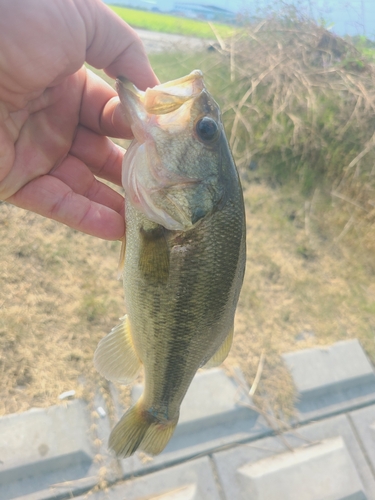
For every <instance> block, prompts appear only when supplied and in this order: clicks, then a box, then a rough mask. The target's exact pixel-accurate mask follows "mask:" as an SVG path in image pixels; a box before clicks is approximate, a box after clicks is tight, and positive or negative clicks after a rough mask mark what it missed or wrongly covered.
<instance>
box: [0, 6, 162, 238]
mask: <svg viewBox="0 0 375 500" xmlns="http://www.w3.org/2000/svg"><path fill="white" fill-rule="evenodd" d="M85 61H86V62H87V63H89V64H90V65H92V66H94V67H96V68H102V69H104V70H105V72H106V73H107V74H108V75H109V76H110V77H112V78H115V77H118V76H123V77H125V78H128V79H129V80H131V81H132V82H133V83H134V84H135V85H136V86H137V87H139V88H140V89H145V88H147V87H153V86H154V85H156V84H157V83H158V80H157V78H156V76H155V74H154V73H153V71H152V69H151V67H150V64H149V62H148V59H147V56H146V54H145V52H144V48H143V45H142V43H141V41H140V39H139V37H138V35H137V34H136V33H135V32H134V31H133V30H132V29H131V28H130V27H129V26H128V25H127V24H126V23H125V22H123V21H122V20H121V19H120V18H119V17H117V16H116V15H115V14H114V13H113V12H112V11H111V10H110V9H109V8H108V7H107V6H106V5H105V4H103V2H102V1H101V0H53V1H51V0H0V200H3V201H7V202H9V203H12V204H14V205H17V206H18V207H22V208H24V209H27V210H31V211H34V212H36V213H38V214H41V215H43V216H45V217H49V218H51V219H55V220H57V221H59V222H62V223H64V224H67V225H68V226H71V227H72V228H74V229H77V230H80V231H82V232H85V233H88V234H91V235H93V236H98V237H100V238H104V239H111V240H115V239H119V238H121V237H122V236H123V234H124V231H125V222H124V216H123V213H124V210H123V208H124V206H123V205H124V200H123V197H122V196H121V195H120V194H118V193H117V192H115V191H114V190H112V189H110V188H109V187H108V186H107V185H105V184H103V183H102V182H100V181H99V180H97V179H96V177H95V176H98V177H100V178H102V179H106V180H109V181H112V182H114V183H115V184H118V185H121V162H122V157H123V154H124V150H122V149H121V148H119V147H118V146H116V145H114V144H113V142H112V141H110V139H108V138H107V137H106V136H110V137H123V138H131V136H132V134H131V131H130V127H129V123H128V122H127V121H126V118H125V116H124V115H123V113H122V112H121V110H120V106H119V100H118V97H117V94H116V92H115V91H114V90H113V89H112V88H111V87H110V86H109V85H108V84H106V83H105V82H104V81H103V80H102V79H101V78H99V77H97V76H96V75H94V74H93V73H92V72H90V71H89V70H87V69H86V68H85V67H84V66H83V64H84V62H85Z"/></svg>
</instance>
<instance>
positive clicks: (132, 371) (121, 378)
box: [94, 315, 141, 384]
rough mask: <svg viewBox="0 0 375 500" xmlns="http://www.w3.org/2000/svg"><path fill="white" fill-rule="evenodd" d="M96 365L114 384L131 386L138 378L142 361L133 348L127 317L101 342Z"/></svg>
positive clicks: (96, 355) (97, 350)
mask: <svg viewBox="0 0 375 500" xmlns="http://www.w3.org/2000/svg"><path fill="white" fill-rule="evenodd" d="M94 365H95V368H96V369H97V370H98V372H99V373H100V374H101V375H103V377H105V378H106V379H108V380H111V381H112V382H119V383H121V384H129V383H130V382H131V381H132V380H134V378H135V377H136V376H137V373H138V372H139V370H140V368H141V361H140V359H139V358H138V356H137V353H136V352H135V349H134V346H133V340H132V337H131V332H130V325H129V319H128V317H127V316H126V315H125V316H124V317H123V318H122V322H121V323H120V324H119V325H117V326H116V327H115V328H113V329H112V330H111V331H110V333H109V334H108V335H106V336H105V337H104V338H103V339H102V340H101V341H100V342H99V344H98V347H97V348H96V351H95V354H94Z"/></svg>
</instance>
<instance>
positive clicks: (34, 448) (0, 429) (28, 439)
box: [0, 400, 109, 500]
mask: <svg viewBox="0 0 375 500" xmlns="http://www.w3.org/2000/svg"><path fill="white" fill-rule="evenodd" d="M92 424H93V420H92V416H91V414H90V412H89V410H88V408H87V406H86V404H85V403H84V402H83V401H80V400H75V401H72V402H69V403H67V404H66V406H52V407H50V408H47V409H32V410H30V411H27V412H24V413H20V414H14V415H6V416H5V417H2V418H0V491H1V494H0V498H1V500H8V499H11V498H12V499H14V498H19V497H22V499H24V500H26V499H27V500H34V499H38V500H42V499H49V498H54V499H58V498H67V497H70V496H71V495H72V493H73V492H75V493H79V492H81V491H84V490H86V489H89V488H91V487H93V486H94V485H95V484H96V482H97V472H98V465H97V464H96V463H95V462H94V456H95V455H96V454H97V453H100V446H99V447H95V446H94V445H93V437H95V435H93V436H91V435H90V428H91V426H92ZM99 427H101V424H100V425H99ZM107 427H108V428H109V424H108V423H107ZM108 430H109V429H108Z"/></svg>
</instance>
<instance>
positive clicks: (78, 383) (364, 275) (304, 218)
mask: <svg viewBox="0 0 375 500" xmlns="http://www.w3.org/2000/svg"><path fill="white" fill-rule="evenodd" d="M244 194H245V200H246V210H247V244H248V253H247V271H246V276H245V282H244V286H243V290H242V294H241V297H240V302H239V306H238V311H237V315H236V324H235V338H234V344H233V347H232V350H231V352H230V354H229V357H228V358H227V360H226V361H225V367H226V368H227V369H229V370H230V368H231V367H233V366H235V365H239V366H240V367H241V368H242V370H243V372H244V374H245V376H246V379H247V381H248V383H249V384H250V385H251V384H252V383H253V381H254V378H255V375H256V372H257V370H258V367H259V361H260V358H261V357H263V360H264V363H262V365H263V369H262V372H261V377H260V382H259V384H258V386H257V391H256V393H255V401H256V403H257V404H258V405H259V406H260V407H262V408H263V409H266V410H267V411H273V412H275V411H276V412H277V411H278V410H280V412H281V414H283V413H289V412H290V411H291V410H292V406H293V388H292V385H291V383H290V379H289V377H288V373H287V372H286V370H285V368H284V366H283V364H282V362H281V358H280V354H281V353H283V352H288V351H292V350H296V349H304V348H308V347H313V346H316V345H326V344H327V345H328V344H332V343H333V342H335V341H338V340H345V339H350V338H358V339H359V340H360V341H361V343H362V345H363V347H364V349H365V350H366V351H367V353H368V355H369V356H370V358H371V359H372V361H373V362H374V361H375V342H374V328H375V319H374V312H375V305H374V304H375V302H374V299H375V286H374V284H373V283H374V279H373V278H374V273H375V266H374V262H373V259H372V256H371V253H369V252H368V251H366V249H365V248H364V247H363V245H356V244H355V241H356V238H357V240H358V241H359V236H358V234H359V233H358V231H360V230H361V228H360V224H354V226H352V227H351V229H350V230H349V231H347V232H346V233H345V234H343V228H345V223H346V219H345V217H343V220H342V222H340V221H337V217H336V216H335V217H336V218H335V224H334V225H333V224H332V218H333V215H332V213H333V212H332V204H330V203H329V201H328V204H327V200H326V199H324V198H323V197H321V196H320V195H319V193H315V195H314V197H313V198H312V200H311V201H310V202H305V201H304V200H303V199H302V198H301V197H300V196H299V195H298V194H296V191H295V190H293V189H292V188H288V189H286V188H277V189H275V188H273V187H270V186H269V185H267V184H265V183H262V182H260V181H255V182H252V183H251V184H249V185H248V186H246V187H245V191H244ZM335 213H336V212H335ZM342 213H344V212H343V211H342ZM332 227H334V228H335V229H334V230H332ZM0 239H1V242H2V244H1V246H0V262H1V264H0V380H1V383H0V415H4V414H8V413H13V412H21V411H25V410H27V409H29V408H31V407H46V406H49V405H53V404H59V403H60V400H59V395H60V394H61V393H62V392H64V391H67V390H72V389H73V390H75V391H76V397H84V398H88V399H90V397H91V395H92V394H93V391H95V390H97V388H98V387H99V388H101V390H102V392H104V393H106V392H108V386H107V383H106V381H105V380H104V379H103V378H102V377H100V376H99V375H98V374H97V373H96V372H95V370H94V367H93V362H92V359H93V354H94V350H95V348H96V345H97V343H98V341H99V340H100V339H101V338H102V337H103V336H104V335H105V334H106V333H108V332H109V331H110V329H111V328H112V327H113V326H115V325H116V324H117V321H118V318H119V317H121V316H122V315H123V313H124V308H123V290H122V283H121V282H119V281H117V280H116V274H117V262H118V255H119V252H120V243H119V242H108V241H102V240H99V239H96V238H93V237H90V236H87V235H83V234H80V233H78V232H76V231H73V230H72V229H70V228H67V227H65V226H63V225H61V224H58V223H55V222H53V221H50V220H46V219H43V218H42V217H40V216H37V215H35V214H32V213H27V212H24V211H23V210H21V209H18V208H16V207H13V206H10V205H8V204H6V203H2V204H0ZM361 241H363V239H362V240H361ZM124 394H125V395H126V394H128V391H127V390H126V389H125V390H124Z"/></svg>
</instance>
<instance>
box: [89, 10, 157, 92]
mask: <svg viewBox="0 0 375 500" xmlns="http://www.w3.org/2000/svg"><path fill="white" fill-rule="evenodd" d="M85 5H86V8H87V9H88V10H89V13H88V15H83V18H84V21H85V24H86V32H87V51H86V61H87V62H88V63H89V64H91V65H92V66H94V67H95V68H98V69H104V70H105V72H106V73H107V74H108V75H109V76H110V77H112V78H117V77H118V76H124V77H126V78H127V79H128V80H130V81H131V82H133V83H134V84H135V85H136V86H137V87H138V88H140V89H141V90H145V89H146V88H147V87H154V86H155V85H157V84H158V83H159V81H158V79H157V77H156V75H155V73H154V72H153V70H152V68H151V65H150V62H149V60H148V57H147V55H146V52H145V49H144V46H143V43H142V41H141V39H140V38H139V36H138V34H137V33H136V32H135V31H134V30H133V29H132V28H131V27H130V26H129V25H128V24H127V23H125V21H123V20H122V19H121V18H120V17H119V16H117V14H115V13H114V12H113V11H112V10H111V9H110V8H109V7H107V6H106V5H105V4H104V3H103V2H102V1H100V0H96V1H95V2H92V1H91V2H86V3H85Z"/></svg>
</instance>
